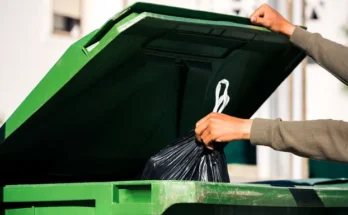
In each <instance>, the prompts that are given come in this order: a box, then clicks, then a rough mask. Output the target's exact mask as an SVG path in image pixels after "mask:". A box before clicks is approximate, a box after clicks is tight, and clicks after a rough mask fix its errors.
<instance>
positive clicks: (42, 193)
mask: <svg viewBox="0 0 348 215" xmlns="http://www.w3.org/2000/svg"><path fill="white" fill-rule="evenodd" d="M271 184H272V183H268V184H221V183H202V182H181V181H130V182H107V183H69V184H47V185H10V186H5V187H4V188H3V200H2V204H1V209H0V214H6V215H14V214H15V215H46V214H47V215H54V214H64V215H78V214H83V215H107V214H122V215H127V214H137V215H145V214H146V215H160V214H166V215H174V214H180V215H186V214H187V215H191V214H202V215H214V214H216V215H231V214H236V215H240V214H257V215H260V214H284V215H292V214H296V215H302V214H306V215H307V214H317V213H320V212H323V213H325V214H327V213H331V214H347V212H348V189H347V187H348V183H347V182H342V183H340V184H331V185H315V184H314V185H308V184H306V183H305V184H303V183H292V186H287V185H289V184H284V185H283V186H279V185H278V186H272V185H271ZM294 184H297V185H294Z"/></svg>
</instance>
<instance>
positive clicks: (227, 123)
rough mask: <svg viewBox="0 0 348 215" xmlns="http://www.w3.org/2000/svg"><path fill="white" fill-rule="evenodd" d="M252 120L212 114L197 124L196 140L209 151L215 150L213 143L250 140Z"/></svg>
mask: <svg viewBox="0 0 348 215" xmlns="http://www.w3.org/2000/svg"><path fill="white" fill-rule="evenodd" d="M251 124H252V120H249V119H240V118H235V117H232V116H229V115H226V114H221V113H210V114H208V115H207V116H205V117H204V118H202V119H201V120H199V121H198V122H197V124H196V129H195V132H196V138H197V140H198V141H202V142H203V143H204V144H205V146H206V147H207V148H208V149H211V150H212V149H214V146H213V145H212V144H211V143H212V142H230V141H233V140H242V139H250V130H251Z"/></svg>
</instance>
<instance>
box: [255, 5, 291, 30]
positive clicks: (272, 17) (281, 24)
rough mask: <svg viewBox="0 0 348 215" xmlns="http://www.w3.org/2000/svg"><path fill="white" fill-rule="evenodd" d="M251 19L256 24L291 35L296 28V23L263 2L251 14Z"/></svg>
mask: <svg viewBox="0 0 348 215" xmlns="http://www.w3.org/2000/svg"><path fill="white" fill-rule="evenodd" d="M250 21H251V22H252V23H254V24H257V25H261V26H264V27H266V28H269V29H270V30H272V31H274V32H279V33H282V34H285V35H287V36H289V37H290V36H291V35H292V33H293V32H294V30H295V25H293V24H291V23H290V22H289V21H287V20H286V19H285V18H284V17H282V15H280V14H279V13H278V12H277V11H275V10H274V9H273V8H271V7H270V6H268V5H267V4H263V5H262V6H260V7H259V8H258V9H256V11H255V12H254V13H253V14H252V15H251V16H250Z"/></svg>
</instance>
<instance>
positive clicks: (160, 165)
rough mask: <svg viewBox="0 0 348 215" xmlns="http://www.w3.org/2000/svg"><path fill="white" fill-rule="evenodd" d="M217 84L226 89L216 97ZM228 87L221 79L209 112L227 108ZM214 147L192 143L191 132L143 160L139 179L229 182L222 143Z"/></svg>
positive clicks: (193, 137)
mask: <svg viewBox="0 0 348 215" xmlns="http://www.w3.org/2000/svg"><path fill="white" fill-rule="evenodd" d="M221 84H225V85H226V87H225V92H224V94H223V95H222V96H221V97H219V94H220V90H221ZM228 84H229V83H228V81H227V80H225V79H224V80H221V81H220V82H219V83H218V85H217V87H216V95H215V96H216V101H215V107H214V110H213V112H222V110H223V109H224V108H225V107H226V106H227V103H228V102H229V97H228V95H227V89H228ZM220 106H221V107H220ZM215 145H216V147H215V149H214V150H209V149H207V148H206V147H205V146H204V145H203V144H202V143H201V142H199V141H197V140H196V136H195V132H194V130H191V131H189V132H188V133H187V134H186V135H184V136H182V137H180V138H178V139H176V140H174V141H173V142H172V143H171V144H169V145H168V146H166V147H165V148H164V149H162V150H161V151H160V152H159V153H157V154H156V155H154V156H152V157H151V158H150V159H149V160H148V161H147V163H146V165H145V168H144V170H143V174H142V180H189V181H205V182H230V179H229V175H228V169H227V162H226V157H225V154H224V151H223V147H224V144H222V143H218V144H215Z"/></svg>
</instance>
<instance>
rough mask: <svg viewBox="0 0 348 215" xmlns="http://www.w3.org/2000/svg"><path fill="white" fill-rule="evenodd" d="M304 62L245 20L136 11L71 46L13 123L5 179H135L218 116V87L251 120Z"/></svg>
mask: <svg viewBox="0 0 348 215" xmlns="http://www.w3.org/2000/svg"><path fill="white" fill-rule="evenodd" d="M304 56H305V53H304V52H303V51H301V50H299V49H298V48H296V47H294V46H293V45H292V44H290V42H289V39H288V38H286V37H285V36H283V35H279V34H277V33H272V32H270V31H268V30H266V29H264V28H260V27H256V26H253V25H251V23H250V22H249V20H248V19H247V18H240V17H234V16H229V15H222V14H215V13H209V12H201V11H193V10H187V9H181V8H173V7H166V6H160V5H152V4H145V3H137V4H135V5H133V6H131V7H129V8H127V9H125V10H124V11H122V12H120V13H119V14H117V15H115V17H113V18H111V19H110V20H109V21H108V22H107V23H106V24H105V25H104V26H102V27H101V28H100V29H98V30H96V31H94V32H91V33H90V34H89V35H87V36H86V37H84V38H82V39H81V40H79V41H78V42H76V43H75V44H73V45H72V46H71V47H70V48H69V49H68V50H67V51H66V52H65V53H64V55H63V56H62V57H61V58H60V59H59V60H58V61H57V63H56V64H55V65H54V66H53V67H52V69H51V70H50V71H49V72H48V73H47V75H46V76H45V77H44V78H43V80H42V81H41V82H40V83H39V84H38V85H37V86H36V87H35V89H34V90H33V91H32V92H31V93H30V94H29V95H28V97H27V98H26V99H25V100H24V101H23V102H22V103H21V105H20V106H19V107H18V108H17V109H16V111H15V112H14V113H13V114H12V116H11V117H10V118H9V119H8V120H7V121H6V123H5V124H4V126H3V127H2V128H1V131H0V134H1V133H2V135H3V137H2V138H1V137H0V142H1V144H0V168H1V171H2V173H3V174H2V175H5V177H3V178H2V179H1V180H5V181H7V182H6V183H24V182H38V181H40V182H44V181H51V178H55V179H57V178H61V179H59V180H62V181H86V180H87V181H93V180H132V179H136V177H137V175H139V173H141V171H142V168H143V166H144V164H145V161H146V160H147V159H148V158H149V157H150V156H151V155H153V154H155V153H156V152H158V151H159V150H160V149H162V148H163V147H164V146H166V145H167V144H168V143H170V142H171V141H173V140H174V139H175V138H177V137H178V136H180V135H182V134H184V133H185V132H187V131H188V130H190V129H192V128H194V125H195V123H196V122H197V120H199V119H200V118H201V117H203V116H204V115H206V114H207V113H209V112H211V111H212V109H213V106H214V102H215V98H214V97H215V95H214V91H215V87H216V84H217V82H218V81H220V80H221V79H223V78H225V79H228V80H229V82H230V88H229V96H230V98H231V99H230V102H229V104H228V106H227V107H226V108H225V111H224V113H226V114H230V115H234V116H237V117H244V118H249V117H251V116H252V114H253V113H254V112H255V111H256V110H257V109H258V108H259V107H260V106H261V104H262V103H263V102H264V101H265V100H266V99H267V98H268V97H269V96H270V95H271V94H272V92H273V91H274V90H275V89H276V88H277V87H278V86H279V84H280V83H281V82H282V81H283V80H284V79H285V78H286V77H287V76H288V75H289V74H290V73H291V72H292V71H293V69H294V68H295V67H296V66H297V65H298V64H299V62H300V61H301V60H302V59H303V58H304ZM9 163H11V166H12V167H10V166H9V165H8V164H9ZM28 172H30V174H28ZM23 176H25V177H23ZM7 177H10V178H11V179H6V178H7ZM57 180H58V179H57ZM59 180H58V181H59Z"/></svg>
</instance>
